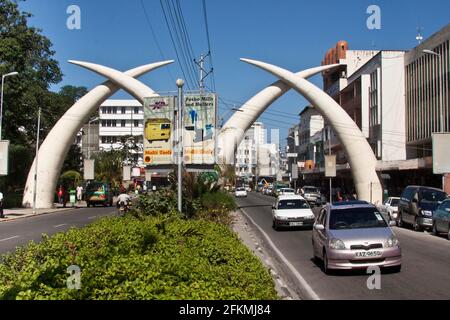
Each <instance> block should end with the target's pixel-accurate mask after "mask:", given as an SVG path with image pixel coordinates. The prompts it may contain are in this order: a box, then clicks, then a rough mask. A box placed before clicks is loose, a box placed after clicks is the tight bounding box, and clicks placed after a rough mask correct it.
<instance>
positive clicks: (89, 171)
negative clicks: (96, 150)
mask: <svg viewBox="0 0 450 320" xmlns="http://www.w3.org/2000/svg"><path fill="white" fill-rule="evenodd" d="M94 170H95V160H93V159H84V176H83V178H84V180H94V179H95V171H94Z"/></svg>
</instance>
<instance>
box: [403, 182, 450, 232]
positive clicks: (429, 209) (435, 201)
mask: <svg viewBox="0 0 450 320" xmlns="http://www.w3.org/2000/svg"><path fill="white" fill-rule="evenodd" d="M445 198H447V194H446V193H445V192H444V191H442V190H440V189H437V188H432V187H424V186H407V187H406V188H405V190H403V193H402V195H401V196H400V201H399V203H398V214H399V217H398V220H397V225H398V226H399V227H401V226H403V225H405V224H409V225H412V226H413V228H414V230H416V231H421V230H422V229H423V228H426V229H431V228H432V227H433V212H434V210H435V209H436V207H437V206H438V205H439V204H440V203H441V202H442V201H444V200H445Z"/></svg>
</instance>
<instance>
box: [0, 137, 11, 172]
mask: <svg viewBox="0 0 450 320" xmlns="http://www.w3.org/2000/svg"><path fill="white" fill-rule="evenodd" d="M8 151H9V140H1V141H0V176H6V175H8Z"/></svg>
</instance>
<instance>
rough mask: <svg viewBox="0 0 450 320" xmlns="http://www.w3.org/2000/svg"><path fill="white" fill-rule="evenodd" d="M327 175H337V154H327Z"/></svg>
mask: <svg viewBox="0 0 450 320" xmlns="http://www.w3.org/2000/svg"><path fill="white" fill-rule="evenodd" d="M325 177H336V155H335V154H332V155H329V156H325Z"/></svg>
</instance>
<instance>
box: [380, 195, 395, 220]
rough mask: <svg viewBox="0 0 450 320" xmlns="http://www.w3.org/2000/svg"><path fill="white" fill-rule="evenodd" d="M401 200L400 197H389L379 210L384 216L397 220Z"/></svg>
mask: <svg viewBox="0 0 450 320" xmlns="http://www.w3.org/2000/svg"><path fill="white" fill-rule="evenodd" d="M399 201H400V198H399V197H389V198H387V200H386V201H385V202H384V203H383V204H382V205H381V206H380V207H379V210H380V212H381V213H382V214H384V216H385V217H386V218H387V219H388V220H389V221H390V220H393V221H397V218H398V203H399Z"/></svg>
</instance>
